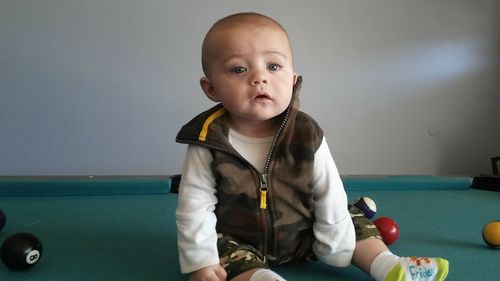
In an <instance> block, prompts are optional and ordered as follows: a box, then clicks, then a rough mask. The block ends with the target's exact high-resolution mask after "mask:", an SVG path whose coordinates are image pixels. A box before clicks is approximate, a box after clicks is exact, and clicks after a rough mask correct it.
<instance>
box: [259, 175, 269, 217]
mask: <svg viewBox="0 0 500 281" xmlns="http://www.w3.org/2000/svg"><path fill="white" fill-rule="evenodd" d="M259 190H260V208H261V209H266V208H267V191H269V187H268V186H267V174H260V189H259Z"/></svg>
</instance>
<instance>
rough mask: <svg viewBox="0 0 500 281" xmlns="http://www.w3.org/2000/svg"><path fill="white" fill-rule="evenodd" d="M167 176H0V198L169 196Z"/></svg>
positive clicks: (414, 179)
mask: <svg viewBox="0 0 500 281" xmlns="http://www.w3.org/2000/svg"><path fill="white" fill-rule="evenodd" d="M341 178H342V181H343V183H344V187H345V189H346V191H347V192H349V191H363V190H367V191H369V190H418V189H422V190H433V189H435V190H443V189H467V188H470V187H471V184H472V180H473V177H468V176H433V175H387V176H352V175H350V176H347V175H346V176H342V177H341ZM171 183H172V180H171V176H166V175H165V176H43V177H40V176H0V197H27V196H83V195H147V194H167V193H170V185H171Z"/></svg>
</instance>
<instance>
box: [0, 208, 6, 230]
mask: <svg viewBox="0 0 500 281" xmlns="http://www.w3.org/2000/svg"><path fill="white" fill-rule="evenodd" d="M6 223H7V216H6V215H5V213H4V212H3V211H2V209H0V230H2V229H3V228H4V227H5V224H6Z"/></svg>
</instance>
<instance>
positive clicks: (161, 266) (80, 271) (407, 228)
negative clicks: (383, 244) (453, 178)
mask: <svg viewBox="0 0 500 281" xmlns="http://www.w3.org/2000/svg"><path fill="white" fill-rule="evenodd" d="M360 196H369V197H371V198H372V199H374V200H375V202H376V203H377V206H378V213H377V216H382V215H386V216H390V217H392V218H394V219H395V220H396V221H397V222H398V224H399V226H400V230H401V235H400V238H399V240H398V241H397V242H396V243H395V244H394V245H393V246H391V249H392V250H393V251H394V252H395V253H397V254H401V255H430V256H443V257H446V258H448V259H449V260H450V264H451V272H450V275H449V278H448V280H456V281H461V280H463V281H470V280H476V281H481V280H495V279H494V278H496V276H498V270H497V269H498V265H499V264H500V251H498V250H491V249H489V248H487V247H486V245H485V244H484V242H483V241H482V237H481V229H482V227H483V225H484V224H485V223H486V222H488V221H490V220H495V219H499V214H500V204H499V203H500V193H498V192H491V191H482V190H475V189H457V190H450V189H445V190H375V191H368V190H364V191H352V192H349V199H350V201H351V202H352V201H353V200H354V199H355V198H357V197H360ZM176 200H177V196H176V195H175V194H168V193H166V194H157V195H113V196H49V197H0V208H2V209H3V210H4V211H5V212H6V214H7V220H8V221H7V225H6V227H5V228H4V229H3V230H2V231H1V232H0V241H3V240H5V238H7V236H8V235H11V234H13V233H15V232H21V231H23V232H24V231H27V232H31V233H34V234H35V235H37V236H38V237H39V238H40V240H42V242H43V244H44V253H43V256H42V258H41V260H40V262H39V264H37V265H36V266H35V267H34V268H32V269H31V270H29V271H25V272H13V271H10V270H8V269H7V268H6V267H5V266H3V265H0V280H9V281H16V280H19V281H27V280H40V281H49V280H50V281H59V280H61V281H62V280H64V281H67V280H73V281H78V280H121V281H127V280H151V281H155V280H162V281H165V280H187V278H186V277H185V276H181V275H180V274H179V264H178V259H177V248H176V236H175V220H174V210H175V206H176ZM276 270H277V271H278V272H280V273H281V274H282V275H284V276H285V277H286V278H287V280H289V281H305V280H316V281H323V280H325V281H326V280H341V281H342V280H357V281H363V280H371V279H370V278H368V277H367V276H366V275H365V274H364V273H362V272H361V271H360V270H358V269H357V268H355V267H352V266H351V267H348V268H341V269H339V268H331V267H328V266H326V265H323V264H321V263H319V262H315V263H310V264H305V265H301V266H294V267H287V266H284V267H278V268H276Z"/></svg>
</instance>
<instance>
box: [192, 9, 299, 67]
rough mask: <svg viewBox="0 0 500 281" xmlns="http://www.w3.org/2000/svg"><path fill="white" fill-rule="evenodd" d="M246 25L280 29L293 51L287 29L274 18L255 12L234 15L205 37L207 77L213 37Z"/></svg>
mask: <svg viewBox="0 0 500 281" xmlns="http://www.w3.org/2000/svg"><path fill="white" fill-rule="evenodd" d="M244 25H247V26H254V27H257V26H271V27H275V28H278V29H280V30H281V31H283V33H284V34H285V35H286V38H287V40H288V45H289V46H290V51H291V50H292V46H291V44H290V39H289V37H288V33H287V32H286V30H285V28H283V26H282V25H281V24H280V23H278V22H277V21H276V20H274V19H273V18H270V17H268V16H265V15H262V14H259V13H255V12H245V13H237V14H232V15H229V16H226V17H223V18H221V19H219V20H218V21H216V22H215V23H214V24H213V25H212V27H210V29H209V30H208V32H207V34H206V35H205V39H204V40H203V44H202V47H201V66H202V68H203V73H205V76H208V73H209V71H208V65H209V64H210V62H209V57H210V56H209V55H208V53H209V51H210V49H211V48H212V45H211V41H210V39H211V36H212V35H213V34H214V33H215V32H216V31H217V30H220V29H223V28H228V27H234V26H244Z"/></svg>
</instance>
